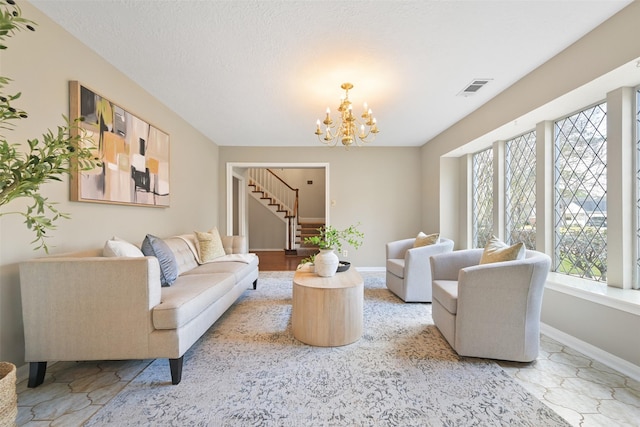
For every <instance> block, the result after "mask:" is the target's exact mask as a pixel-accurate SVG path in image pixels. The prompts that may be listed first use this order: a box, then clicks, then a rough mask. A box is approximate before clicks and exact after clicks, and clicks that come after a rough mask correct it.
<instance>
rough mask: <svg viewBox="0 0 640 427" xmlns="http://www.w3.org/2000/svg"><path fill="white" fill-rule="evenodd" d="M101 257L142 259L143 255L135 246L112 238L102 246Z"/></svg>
mask: <svg viewBox="0 0 640 427" xmlns="http://www.w3.org/2000/svg"><path fill="white" fill-rule="evenodd" d="M102 255H103V256H106V257H130V258H134V257H143V256H144V254H143V253H142V251H141V250H140V248H138V247H137V246H135V245H133V244H132V243H129V242H127V241H125V240H122V239H120V238H118V237H115V236H114V237H113V238H112V239H110V240H107V242H106V243H105V244H104V248H103V249H102Z"/></svg>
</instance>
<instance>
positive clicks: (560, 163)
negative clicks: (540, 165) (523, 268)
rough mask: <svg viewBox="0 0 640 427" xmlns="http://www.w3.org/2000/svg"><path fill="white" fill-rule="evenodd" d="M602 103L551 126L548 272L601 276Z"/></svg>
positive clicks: (603, 240)
mask: <svg viewBox="0 0 640 427" xmlns="http://www.w3.org/2000/svg"><path fill="white" fill-rule="evenodd" d="M606 119H607V105H606V103H602V104H599V105H596V106H594V107H591V108H588V109H585V110H583V111H581V112H579V113H576V114H574V115H572V116H569V117H566V118H564V119H561V120H558V121H557V122H556V123H555V149H556V152H555V232H556V233H555V237H556V240H555V251H554V271H556V272H558V273H564V274H568V275H571V276H577V277H582V278H587V279H591V280H597V281H606V277H607V144H606V143H607V120H606Z"/></svg>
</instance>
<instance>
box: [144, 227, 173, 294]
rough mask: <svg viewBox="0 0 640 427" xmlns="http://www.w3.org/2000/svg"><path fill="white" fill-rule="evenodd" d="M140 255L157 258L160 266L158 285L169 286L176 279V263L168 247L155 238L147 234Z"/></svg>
mask: <svg viewBox="0 0 640 427" xmlns="http://www.w3.org/2000/svg"><path fill="white" fill-rule="evenodd" d="M141 249H142V253H143V254H145V255H146V256H154V257H156V258H158V263H159V264H160V283H161V284H162V286H170V285H171V284H172V283H173V282H175V280H176V278H177V277H178V263H177V262H176V257H175V256H174V255H173V252H172V251H171V249H170V248H169V246H168V245H167V244H166V243H165V242H164V241H163V240H162V239H159V238H158V237H156V236H153V235H151V234H147V235H146V237H145V238H144V241H143V242H142V247H141Z"/></svg>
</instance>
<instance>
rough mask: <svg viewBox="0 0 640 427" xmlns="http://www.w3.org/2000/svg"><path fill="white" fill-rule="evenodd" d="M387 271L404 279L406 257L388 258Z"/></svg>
mask: <svg viewBox="0 0 640 427" xmlns="http://www.w3.org/2000/svg"><path fill="white" fill-rule="evenodd" d="M387 271H388V272H389V273H391V274H393V275H394V276H398V277H399V278H401V279H404V259H393V258H391V259H388V260H387Z"/></svg>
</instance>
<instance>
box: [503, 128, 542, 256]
mask: <svg viewBox="0 0 640 427" xmlns="http://www.w3.org/2000/svg"><path fill="white" fill-rule="evenodd" d="M505 148H506V149H505V239H506V241H507V243H509V244H513V243H516V242H524V244H525V246H526V247H527V249H535V248H536V132H535V131H531V132H529V133H526V134H524V135H521V136H518V137H516V138H514V139H512V140H509V141H507V142H506V144H505Z"/></svg>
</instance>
